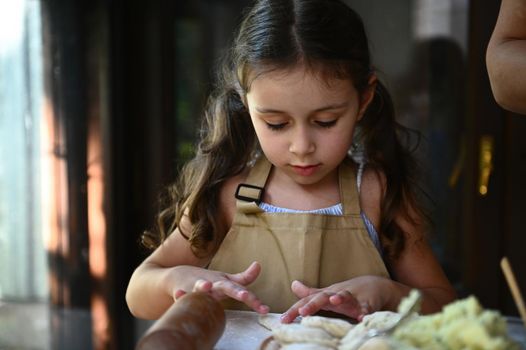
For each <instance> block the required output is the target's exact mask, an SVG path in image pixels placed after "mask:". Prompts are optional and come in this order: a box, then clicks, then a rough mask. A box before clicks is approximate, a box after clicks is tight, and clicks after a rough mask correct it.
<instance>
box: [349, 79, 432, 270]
mask: <svg viewBox="0 0 526 350" xmlns="http://www.w3.org/2000/svg"><path fill="white" fill-rule="evenodd" d="M359 127H360V134H359V139H360V142H362V143H363V148H364V150H365V157H366V159H367V165H368V166H370V167H371V168H372V169H373V170H375V171H377V172H381V173H383V174H384V175H385V176H384V177H383V178H384V179H385V193H384V196H383V198H382V203H381V208H380V210H381V215H380V217H381V219H380V225H379V232H380V238H381V240H382V245H383V247H384V254H385V256H386V258H387V259H391V260H393V259H396V258H398V257H399V255H400V252H401V251H402V250H403V249H404V247H405V243H406V234H405V233H404V232H403V230H402V228H401V227H400V226H399V224H398V223H397V222H396V221H395V218H396V217H397V216H399V215H400V214H401V215H402V217H403V218H404V219H405V220H407V221H408V222H411V223H412V224H415V225H422V224H423V223H426V222H429V221H430V220H429V215H428V214H427V213H426V212H425V211H424V210H423V209H421V208H422V207H421V206H420V205H418V204H417V202H418V195H417V193H416V189H417V188H418V186H417V180H416V178H417V174H416V173H417V171H416V169H417V163H416V160H415V158H414V155H413V153H414V150H415V148H416V146H418V143H419V140H420V134H419V133H418V132H417V131H415V130H410V129H408V128H406V127H404V126H402V125H400V124H399V123H398V122H397V121H396V120H395V110H394V104H393V101H392V99H391V96H390V94H389V92H388V91H387V89H386V88H385V86H384V85H383V84H382V83H381V82H380V81H378V82H377V85H376V90H375V95H374V97H373V101H372V102H371V105H370V106H369V108H368V109H367V112H366V114H365V115H364V117H363V118H362V120H361V121H360V122H359ZM413 133H415V134H416V135H417V144H416V145H415V146H414V147H412V146H411V139H412V138H411V134H413ZM415 214H416V215H415Z"/></svg>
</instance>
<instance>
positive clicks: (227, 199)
mask: <svg viewBox="0 0 526 350" xmlns="http://www.w3.org/2000/svg"><path fill="white" fill-rule="evenodd" d="M249 171H250V169H249V168H247V169H245V170H244V171H243V172H242V173H240V174H237V175H234V176H232V177H230V178H229V179H227V180H226V181H225V182H224V183H223V185H222V186H221V189H220V191H219V210H220V214H221V217H222V219H223V220H222V221H223V225H224V226H225V228H226V229H227V230H228V228H230V226H231V225H232V220H233V219H234V214H235V213H236V197H235V194H236V189H237V186H238V185H239V184H240V183H242V182H243V181H245V180H246V178H247V176H248V172H249Z"/></svg>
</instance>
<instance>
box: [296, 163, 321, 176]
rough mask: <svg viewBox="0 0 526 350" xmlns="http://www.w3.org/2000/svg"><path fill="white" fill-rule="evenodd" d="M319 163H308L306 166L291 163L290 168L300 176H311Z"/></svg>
mask: <svg viewBox="0 0 526 350" xmlns="http://www.w3.org/2000/svg"><path fill="white" fill-rule="evenodd" d="M318 167H319V165H318V164H316V165H308V166H297V165H293V166H292V169H294V172H295V173H296V174H298V175H300V176H311V175H312V174H314V173H315V172H316V170H317V169H318Z"/></svg>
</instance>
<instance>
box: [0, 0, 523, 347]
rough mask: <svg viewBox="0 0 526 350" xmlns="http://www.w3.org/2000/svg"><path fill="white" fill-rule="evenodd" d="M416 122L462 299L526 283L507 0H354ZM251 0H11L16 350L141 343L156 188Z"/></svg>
mask: <svg viewBox="0 0 526 350" xmlns="http://www.w3.org/2000/svg"><path fill="white" fill-rule="evenodd" d="M347 2H348V3H349V4H350V5H351V6H352V7H354V8H355V9H356V10H357V11H358V12H359V13H360V14H361V15H362V17H363V19H364V21H365V24H366V29H367V32H368V34H369V37H370V40H371V50H372V54H373V60H374V63H375V65H376V67H377V68H378V70H379V76H380V78H381V79H382V80H383V81H384V82H385V83H386V85H387V87H388V88H389V89H390V90H391V92H392V94H393V97H394V100H395V105H396V109H397V112H398V118H399V121H400V122H401V123H403V124H405V125H407V126H410V127H413V128H415V129H417V130H419V131H421V132H422V134H423V135H424V140H423V142H422V144H421V147H420V149H419V157H420V160H421V162H422V164H423V166H424V170H425V187H426V189H427V190H428V192H429V193H430V194H431V197H432V198H433V199H434V204H433V206H432V207H431V208H432V210H433V219H434V223H435V225H434V227H433V232H431V236H430V237H431V240H432V244H433V249H434V250H435V252H436V254H437V256H438V257H439V259H440V262H441V263H442V265H443V267H444V268H445V270H446V273H447V274H448V276H449V278H450V279H451V281H452V282H453V283H454V285H455V287H456V289H457V291H458V293H459V295H460V296H461V297H463V296H467V295H470V294H474V295H475V296H477V298H478V299H479V300H480V301H481V303H482V304H483V305H484V306H485V307H487V308H493V309H498V310H499V311H501V312H502V313H503V314H505V315H517V314H518V311H517V309H516V307H515V305H514V303H513V300H512V298H511V294H510V292H509V290H508V287H507V285H506V283H505V280H504V277H503V275H502V273H501V271H500V267H499V261H500V259H501V257H503V256H508V257H509V259H510V262H511V264H512V267H513V268H514V271H515V274H516V276H517V278H518V280H519V285H520V287H521V289H522V291H523V292H524V291H526V259H525V258H524V252H523V250H524V247H526V231H525V229H524V227H523V221H522V220H523V219H524V218H523V216H522V215H524V212H525V209H526V204H525V203H524V198H526V188H525V185H524V179H525V178H526V139H525V137H524V135H526V117H524V116H517V115H514V114H512V113H509V112H506V111H504V110H502V109H501V108H499V107H498V106H497V104H496V103H495V101H494V99H493V97H492V94H491V91H490V87H489V82H488V77H487V72H486V67H485V60H484V56H485V50H486V46H487V43H488V41H489V37H490V35H491V32H492V30H493V26H494V24H495V20H496V18H497V14H498V9H499V5H500V1H499V0H486V1H469V0H397V1H392V0H347ZM248 4H249V1H248V0H178V1H173V0H172V1H168V0H166V1H163V0H150V1H138V0H92V1H71V0H40V1H38V0H0V159H1V161H0V349H133V347H134V346H135V344H136V341H137V339H138V338H139V337H140V336H141V335H142V334H143V332H144V331H145V329H146V328H147V327H148V326H149V324H150V323H149V322H146V321H141V320H137V319H134V318H133V317H132V316H131V314H130V313H129V311H128V309H127V307H126V304H125V299H124V295H125V290H126V286H127V282H128V280H129V277H130V275H131V273H132V271H133V269H134V268H135V267H136V266H137V265H138V264H139V263H140V262H141V261H142V260H143V259H144V258H145V257H146V256H147V254H148V252H147V251H146V250H144V249H143V248H142V247H141V246H140V241H139V238H140V235H141V233H142V232H143V231H144V230H145V229H148V228H150V227H151V226H152V224H153V222H154V216H155V213H156V211H157V209H158V208H157V196H158V195H159V192H160V191H161V189H162V188H164V187H165V186H166V185H167V184H169V183H170V182H171V181H172V180H173V179H174V177H175V176H176V174H177V169H178V166H180V165H181V163H182V162H184V161H185V160H186V159H188V157H190V156H191V155H192V152H193V145H194V141H195V135H196V127H197V125H198V121H199V117H200V111H201V107H202V105H203V102H204V98H205V97H206V94H207V92H208V91H209V90H210V87H211V77H212V76H213V67H214V64H215V62H216V60H217V58H218V57H219V56H220V55H221V53H222V51H223V50H224V49H225V45H227V44H228V42H229V40H230V39H231V36H232V33H233V30H234V28H235V26H236V24H237V23H238V20H239V18H240V16H241V13H242V9H243V8H244V7H246V6H247V5H248Z"/></svg>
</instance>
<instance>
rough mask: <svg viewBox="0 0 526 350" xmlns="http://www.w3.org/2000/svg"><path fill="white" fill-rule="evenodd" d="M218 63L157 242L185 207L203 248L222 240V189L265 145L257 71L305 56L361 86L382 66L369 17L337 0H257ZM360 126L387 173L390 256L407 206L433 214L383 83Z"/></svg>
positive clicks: (309, 63) (373, 159)
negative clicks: (251, 108) (424, 203)
mask: <svg viewBox="0 0 526 350" xmlns="http://www.w3.org/2000/svg"><path fill="white" fill-rule="evenodd" d="M221 63H222V64H221V66H220V69H219V70H218V75H217V79H216V85H215V89H214V91H213V92H212V94H211V95H210V97H209V99H208V101H207V105H206V108H205V112H204V119H203V124H202V127H201V129H200V135H199V142H198V145H197V150H196V155H195V157H194V158H193V159H192V160H191V161H190V162H188V163H187V164H186V165H185V166H184V167H183V168H182V170H181V172H180V176H179V178H178V180H177V182H176V183H174V184H173V185H172V186H170V187H169V188H168V190H167V193H166V197H165V206H164V208H163V209H162V211H161V212H160V213H159V215H158V219H157V228H156V230H155V232H154V235H151V234H146V235H144V236H143V237H144V238H145V240H144V241H145V242H146V243H149V244H150V245H151V247H152V248H154V247H156V246H157V245H158V244H160V243H161V242H162V241H163V240H164V239H165V238H166V237H167V236H168V235H169V234H170V233H172V232H173V231H174V230H175V228H176V227H177V226H178V224H179V222H180V221H181V218H182V216H183V214H184V213H185V212H186V214H187V215H188V217H189V219H190V221H191V223H192V231H191V232H184V235H185V236H187V238H188V239H189V241H190V243H191V246H192V249H193V251H194V253H195V254H196V255H197V256H207V255H209V254H213V252H214V251H215V249H217V247H218V246H219V245H220V243H221V241H222V239H223V237H222V236H221V235H220V233H219V227H218V215H217V214H218V197H219V192H220V188H221V186H222V185H223V183H224V182H225V180H227V179H228V178H230V177H232V176H234V175H237V174H239V173H241V172H243V171H244V170H245V169H246V167H247V163H249V161H250V160H251V158H252V156H253V153H254V151H255V150H256V149H257V148H258V142H257V139H256V135H255V132H254V129H253V126H252V122H251V119H250V115H249V113H248V109H247V107H246V104H245V103H244V101H245V96H246V94H247V92H248V91H249V89H250V84H251V82H252V81H253V80H254V78H255V77H257V76H259V75H261V74H265V73H266V72H269V71H272V70H283V69H291V68H293V67H295V66H297V65H299V64H301V65H303V66H305V67H307V68H308V69H311V70H312V71H313V72H316V73H322V74H323V76H324V77H325V78H327V79H330V78H338V79H350V80H351V81H352V83H353V84H354V87H355V88H356V89H357V90H358V92H359V93H363V92H364V91H365V89H366V88H367V87H368V86H369V85H368V82H369V79H370V78H371V76H372V74H375V71H374V69H373V67H372V65H371V58H370V52H369V44H368V40H367V36H366V33H365V29H364V25H363V22H362V20H361V18H360V17H359V15H358V14H357V13H356V12H354V11H353V10H352V9H351V8H349V7H348V6H347V5H346V4H344V3H343V2H341V1H339V0H257V1H256V2H255V3H254V5H253V6H252V7H251V8H250V9H249V11H248V12H246V13H245V16H244V19H243V21H242V22H241V25H240V27H239V30H238V32H237V35H236V37H235V38H234V41H233V44H232V47H231V48H230V50H229V51H228V52H227V53H226V55H225V57H224V59H223V60H222V62H221ZM358 127H359V130H360V140H361V142H362V143H363V146H364V149H365V156H366V158H367V161H368V166H369V167H372V168H373V169H375V170H377V171H379V172H382V173H383V174H385V179H386V190H385V195H384V197H383V200H382V203H381V221H380V226H379V227H378V230H379V233H380V237H381V240H382V244H383V246H384V252H385V253H386V257H389V258H396V257H397V256H398V255H399V253H400V252H401V250H402V249H403V248H404V244H405V235H404V232H403V231H402V229H401V227H400V226H399V225H398V224H397V222H395V217H396V216H397V215H399V214H400V213H401V214H403V215H404V216H405V218H406V219H408V220H410V221H412V222H413V223H420V220H418V222H417V221H415V218H426V217H427V216H426V215H424V214H425V213H424V212H422V211H421V209H419V208H420V206H419V205H417V204H418V203H417V202H418V196H417V195H416V192H415V189H416V186H415V185H416V182H415V179H414V172H413V168H414V159H413V156H412V152H411V151H410V149H409V148H408V145H407V142H405V137H406V136H407V135H406V133H407V131H408V130H407V129H405V128H403V127H402V126H401V125H399V124H398V123H397V122H396V120H395V113H394V107H393V102H392V100H391V97H390V95H389V93H388V91H387V90H386V88H385V87H384V85H383V84H382V83H381V82H378V83H377V85H376V90H375V95H374V97H373V100H372V102H371V104H370V106H369V108H368V110H367V111H366V113H365V114H364V117H363V118H362V119H361V121H360V122H359V123H358ZM414 214H416V215H414ZM147 233H148V232H147ZM154 236H155V238H156V239H154V240H152V239H150V238H152V237H154Z"/></svg>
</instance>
